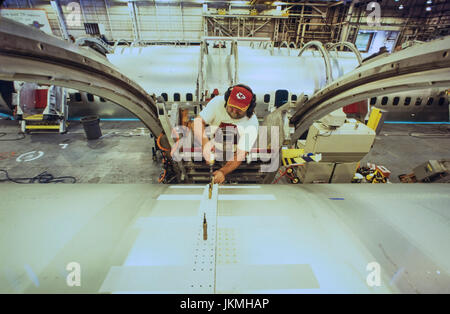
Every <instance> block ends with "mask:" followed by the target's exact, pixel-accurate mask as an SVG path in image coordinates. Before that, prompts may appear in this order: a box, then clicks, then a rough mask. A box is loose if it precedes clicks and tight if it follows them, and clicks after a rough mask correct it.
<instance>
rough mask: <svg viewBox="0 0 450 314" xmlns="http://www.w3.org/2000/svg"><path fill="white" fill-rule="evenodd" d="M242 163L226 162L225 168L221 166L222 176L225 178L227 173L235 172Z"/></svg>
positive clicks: (236, 161) (237, 161)
mask: <svg viewBox="0 0 450 314" xmlns="http://www.w3.org/2000/svg"><path fill="white" fill-rule="evenodd" d="M241 163H242V161H239V160H231V161H228V162H227V163H226V164H225V166H223V167H222V168H220V171H222V172H223V174H224V175H225V176H226V175H228V174H229V173H232V172H233V171H234V170H236V169H237V168H238V167H239V166H240V165H241Z"/></svg>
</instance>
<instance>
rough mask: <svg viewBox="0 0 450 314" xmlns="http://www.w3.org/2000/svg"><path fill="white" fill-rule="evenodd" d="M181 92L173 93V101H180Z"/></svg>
mask: <svg viewBox="0 0 450 314" xmlns="http://www.w3.org/2000/svg"><path fill="white" fill-rule="evenodd" d="M180 98H181V97H180V93H175V94H173V101H180Z"/></svg>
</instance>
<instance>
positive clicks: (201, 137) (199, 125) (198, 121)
mask: <svg viewBox="0 0 450 314" xmlns="http://www.w3.org/2000/svg"><path fill="white" fill-rule="evenodd" d="M205 126H206V124H205V121H203V119H202V117H200V116H197V117H196V118H195V119H194V130H193V131H194V137H195V139H196V140H197V141H198V142H199V143H201V144H202V147H204V146H205V145H206V143H208V141H209V139H208V137H207V136H206V135H205Z"/></svg>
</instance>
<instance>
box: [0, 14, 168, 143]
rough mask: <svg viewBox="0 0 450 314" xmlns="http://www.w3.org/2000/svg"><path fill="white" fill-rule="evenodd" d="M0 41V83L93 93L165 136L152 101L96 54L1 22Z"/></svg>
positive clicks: (15, 23) (6, 20) (19, 25)
mask: <svg viewBox="0 0 450 314" xmlns="http://www.w3.org/2000/svg"><path fill="white" fill-rule="evenodd" d="M0 41H1V42H2V45H0V79H2V80H7V81H26V82H36V83H39V84H51V85H57V86H63V87H67V88H73V89H75V90H80V91H84V92H87V93H91V94H94V95H97V96H100V97H103V98H105V99H108V100H110V101H112V102H114V103H116V104H118V105H119V106H122V107H124V108H125V109H127V110H129V111H130V112H132V113H133V114H135V115H136V117H138V118H139V119H140V120H141V121H142V122H143V123H144V124H145V125H146V126H147V127H148V128H149V129H150V131H151V132H152V133H153V134H154V135H155V136H158V135H159V134H161V133H162V132H163V129H162V127H161V124H160V123H159V120H158V118H157V114H156V106H155V102H154V100H153V98H152V97H151V96H150V95H149V94H148V93H147V92H146V91H145V90H143V89H142V88H141V87H140V86H139V85H137V84H136V83H135V82H133V81H132V80H131V79H129V78H128V77H126V76H125V75H123V74H121V73H120V72H119V71H118V70H116V69H115V68H114V67H113V65H112V64H110V63H109V61H107V60H106V59H105V58H104V57H102V56H101V55H100V54H97V53H94V51H90V50H88V49H84V48H81V47H78V46H76V45H74V44H71V43H69V42H66V41H62V40H59V39H57V38H55V37H54V36H50V35H47V34H45V33H43V32H41V31H39V30H37V29H33V28H31V27H28V26H26V25H23V24H21V23H17V22H15V21H12V20H9V19H5V18H3V17H0ZM162 140H163V144H165V145H167V144H168V142H167V140H166V139H164V138H163V139H162ZM166 147H167V146H166Z"/></svg>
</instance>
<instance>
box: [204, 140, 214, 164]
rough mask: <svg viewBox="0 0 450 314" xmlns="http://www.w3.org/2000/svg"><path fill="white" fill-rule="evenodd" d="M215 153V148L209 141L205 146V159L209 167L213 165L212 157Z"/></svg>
mask: <svg viewBox="0 0 450 314" xmlns="http://www.w3.org/2000/svg"><path fill="white" fill-rule="evenodd" d="M214 151H215V147H214V145H213V143H212V141H209V142H207V143H205V144H204V145H203V158H205V161H206V163H207V164H208V165H209V164H210V163H211V155H212V154H213V152H214ZM213 162H214V161H213Z"/></svg>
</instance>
